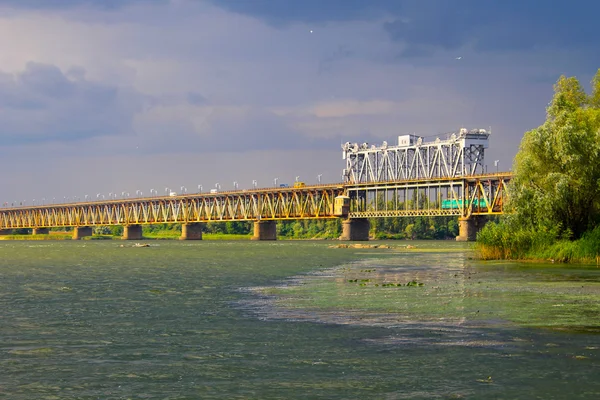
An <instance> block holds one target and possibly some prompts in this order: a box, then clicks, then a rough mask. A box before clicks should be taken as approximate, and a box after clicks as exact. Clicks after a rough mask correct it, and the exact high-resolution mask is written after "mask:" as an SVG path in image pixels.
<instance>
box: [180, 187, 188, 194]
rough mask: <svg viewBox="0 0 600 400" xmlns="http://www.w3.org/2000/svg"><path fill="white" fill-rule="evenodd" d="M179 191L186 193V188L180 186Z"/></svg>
mask: <svg viewBox="0 0 600 400" xmlns="http://www.w3.org/2000/svg"><path fill="white" fill-rule="evenodd" d="M181 193H182V194H186V193H187V188H186V187H185V186H182V187H181Z"/></svg>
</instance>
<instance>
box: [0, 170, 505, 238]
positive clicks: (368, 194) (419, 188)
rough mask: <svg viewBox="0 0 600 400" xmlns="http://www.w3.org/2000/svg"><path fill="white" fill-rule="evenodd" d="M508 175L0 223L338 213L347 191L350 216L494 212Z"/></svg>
mask: <svg viewBox="0 0 600 400" xmlns="http://www.w3.org/2000/svg"><path fill="white" fill-rule="evenodd" d="M511 176H512V175H511V174H510V173H506V172H504V173H495V174H484V175H473V176H466V177H461V178H437V179H429V180H423V179H415V180H405V181H386V182H364V183H345V184H324V185H311V186H305V187H301V188H293V187H286V188H264V189H252V190H238V191H225V192H219V193H197V194H187V195H179V196H167V197H165V196H162V197H159V196H156V197H144V198H131V199H129V198H128V199H118V200H101V201H91V202H80V203H79V202H78V203H64V204H50V205H40V206H22V207H11V208H3V209H1V210H0V229H14V228H50V227H67V226H102V225H141V224H155V223H189V222H213V221H256V220H291V219H314V218H317V219H322V218H338V217H339V215H335V213H334V206H335V198H336V197H338V196H348V197H349V214H348V215H347V216H348V217H350V218H380V217H406V216H419V215H421V216H425V215H427V216H444V215H459V216H463V217H468V216H470V215H491V214H500V213H502V212H504V204H505V202H506V198H507V190H506V184H507V182H508V181H509V180H510V178H511ZM444 201H445V203H444Z"/></svg>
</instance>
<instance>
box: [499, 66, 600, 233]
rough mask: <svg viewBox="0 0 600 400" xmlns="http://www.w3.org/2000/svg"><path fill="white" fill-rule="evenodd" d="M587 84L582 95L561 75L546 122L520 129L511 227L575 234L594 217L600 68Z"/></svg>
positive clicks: (599, 207)
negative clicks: (589, 87) (589, 91)
mask: <svg viewBox="0 0 600 400" xmlns="http://www.w3.org/2000/svg"><path fill="white" fill-rule="evenodd" d="M592 85H593V91H592V94H591V95H589V96H588V95H587V94H586V93H585V91H584V90H583V88H582V86H581V85H580V83H579V81H578V80H577V79H576V78H573V77H570V78H567V77H565V76H561V77H560V79H559V80H558V81H557V82H556V84H555V85H554V92H555V93H554V98H553V99H552V101H551V103H550V105H549V106H548V109H547V118H546V121H545V122H544V124H543V125H541V126H540V127H538V128H536V129H533V130H531V131H529V132H527V133H525V135H524V137H523V140H522V142H521V146H520V149H519V152H518V154H517V156H516V158H515V163H514V173H515V177H514V179H513V181H512V183H511V202H510V205H509V207H510V208H511V209H512V210H513V211H514V218H516V220H517V224H516V226H523V227H526V228H531V227H542V228H544V227H545V228H553V227H557V228H558V232H559V234H561V235H563V236H564V235H567V236H571V237H572V238H575V239H577V238H579V237H581V236H582V235H583V233H584V232H586V231H587V230H588V229H591V228H593V227H594V226H595V225H596V224H597V223H598V222H599V221H600V136H599V135H600V104H599V103H600V70H598V73H597V74H596V76H595V77H594V80H593V82H592Z"/></svg>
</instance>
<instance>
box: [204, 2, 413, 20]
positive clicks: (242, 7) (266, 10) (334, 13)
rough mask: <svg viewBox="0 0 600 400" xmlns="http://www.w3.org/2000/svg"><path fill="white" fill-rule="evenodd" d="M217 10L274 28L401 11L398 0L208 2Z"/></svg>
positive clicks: (369, 17)
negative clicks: (234, 13) (270, 25)
mask: <svg viewBox="0 0 600 400" xmlns="http://www.w3.org/2000/svg"><path fill="white" fill-rule="evenodd" d="M208 1H209V2H211V3H213V4H214V5H216V6H218V7H222V8H224V9H226V10H229V11H232V12H236V13H239V14H246V15H251V16H253V17H257V18H260V19H263V20H265V21H267V22H269V23H271V24H274V25H287V24H289V23H291V22H305V23H322V22H328V21H344V20H365V19H372V18H375V17H380V16H381V15H382V14H383V13H385V12H388V13H389V12H394V13H397V12H399V11H400V10H401V7H402V1H401V0H326V1H323V0H304V1H296V0H250V1H240V0H208Z"/></svg>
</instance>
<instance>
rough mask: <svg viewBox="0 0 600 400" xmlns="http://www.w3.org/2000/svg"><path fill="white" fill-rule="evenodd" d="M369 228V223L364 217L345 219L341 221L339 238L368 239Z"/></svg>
mask: <svg viewBox="0 0 600 400" xmlns="http://www.w3.org/2000/svg"><path fill="white" fill-rule="evenodd" d="M370 228H371V224H370V223H369V220H368V219H366V218H356V219H347V220H345V221H343V222H342V236H340V240H353V241H365V240H369V229H370Z"/></svg>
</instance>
